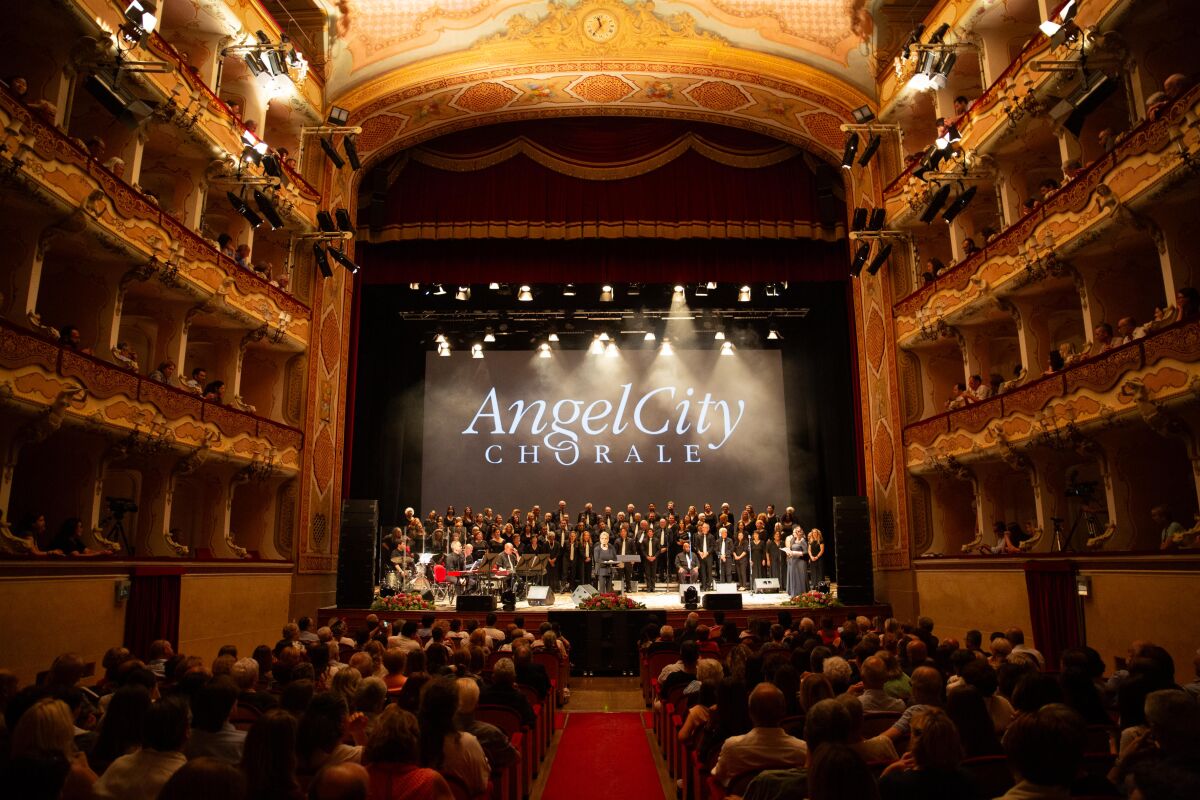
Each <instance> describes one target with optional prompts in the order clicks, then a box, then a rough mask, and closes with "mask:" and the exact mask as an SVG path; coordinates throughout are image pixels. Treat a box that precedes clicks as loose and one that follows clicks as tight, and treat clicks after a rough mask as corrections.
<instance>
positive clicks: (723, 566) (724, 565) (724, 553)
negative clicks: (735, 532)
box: [713, 528, 733, 583]
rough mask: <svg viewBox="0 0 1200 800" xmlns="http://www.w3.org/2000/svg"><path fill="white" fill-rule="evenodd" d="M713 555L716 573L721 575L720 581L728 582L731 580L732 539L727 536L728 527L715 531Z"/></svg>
mask: <svg viewBox="0 0 1200 800" xmlns="http://www.w3.org/2000/svg"><path fill="white" fill-rule="evenodd" d="M713 557H714V558H715V559H716V565H717V574H718V575H720V576H721V578H720V579H721V582H722V583H729V582H730V581H731V580H733V541H732V540H731V539H730V538H729V529H728V528H721V530H719V531H717V544H716V548H715V549H714V551H713Z"/></svg>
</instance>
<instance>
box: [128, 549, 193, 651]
mask: <svg viewBox="0 0 1200 800" xmlns="http://www.w3.org/2000/svg"><path fill="white" fill-rule="evenodd" d="M182 576H183V568H182V567H138V568H136V569H135V570H134V572H133V575H132V577H131V586H130V590H129V599H128V600H127V601H126V605H125V646H126V647H128V648H129V652H131V653H133V654H134V655H135V656H137V657H139V658H148V657H149V650H150V643H151V642H154V641H156V640H158V639H166V640H167V641H168V642H170V643H171V645H172V646H173V647H178V646H179V595H180V579H181V578H182Z"/></svg>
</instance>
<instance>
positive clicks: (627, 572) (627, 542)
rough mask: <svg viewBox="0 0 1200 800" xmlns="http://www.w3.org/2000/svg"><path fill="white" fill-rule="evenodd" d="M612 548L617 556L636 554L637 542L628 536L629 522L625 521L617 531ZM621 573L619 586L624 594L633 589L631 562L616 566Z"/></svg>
mask: <svg viewBox="0 0 1200 800" xmlns="http://www.w3.org/2000/svg"><path fill="white" fill-rule="evenodd" d="M613 549H615V550H616V551H617V555H618V556H636V555H637V554H638V546H637V543H636V542H635V541H634V540H633V539H631V538H630V537H629V524H628V523H625V524H623V525H622V526H621V528H620V530H618V531H617V541H615V542H613ZM617 569H618V570H620V574H621V586H622V588H623V589H624V590H625V593H626V594H629V592H631V591H632V590H633V562H632V561H628V562H625V563H623V564H621V565H620V566H618V567H617Z"/></svg>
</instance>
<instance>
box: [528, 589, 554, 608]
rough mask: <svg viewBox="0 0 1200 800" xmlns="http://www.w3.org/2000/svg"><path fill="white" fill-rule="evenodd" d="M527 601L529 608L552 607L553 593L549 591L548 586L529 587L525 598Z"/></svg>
mask: <svg viewBox="0 0 1200 800" xmlns="http://www.w3.org/2000/svg"><path fill="white" fill-rule="evenodd" d="M525 599H526V600H528V601H529V607H530V608H533V607H534V606H552V605H554V592H552V591H550V587H549V586H530V587H529V594H527V595H526V596H525Z"/></svg>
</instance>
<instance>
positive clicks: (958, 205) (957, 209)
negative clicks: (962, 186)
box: [942, 186, 976, 223]
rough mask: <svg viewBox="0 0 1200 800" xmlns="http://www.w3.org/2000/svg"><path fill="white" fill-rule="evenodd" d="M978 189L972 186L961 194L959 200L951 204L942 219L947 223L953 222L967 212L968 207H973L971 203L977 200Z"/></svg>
mask: <svg viewBox="0 0 1200 800" xmlns="http://www.w3.org/2000/svg"><path fill="white" fill-rule="evenodd" d="M975 192H976V187H974V186H971V187H969V188H968V189H967V190H966V191H965V192H963V193H962V194H960V195H959V196H958V198H957V199H956V200H955V201H954V202H953V203H951V204H950V207H949V208H947V209H946V212H945V213H944V214H942V219H944V220H946V222H947V223H950V222H953V221H954V218H955V217H957V216H958V215H959V214H961V213H962V212H963V211H965V210H966V208H967V206H969V205H971V201H972V200H974V199H975Z"/></svg>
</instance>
